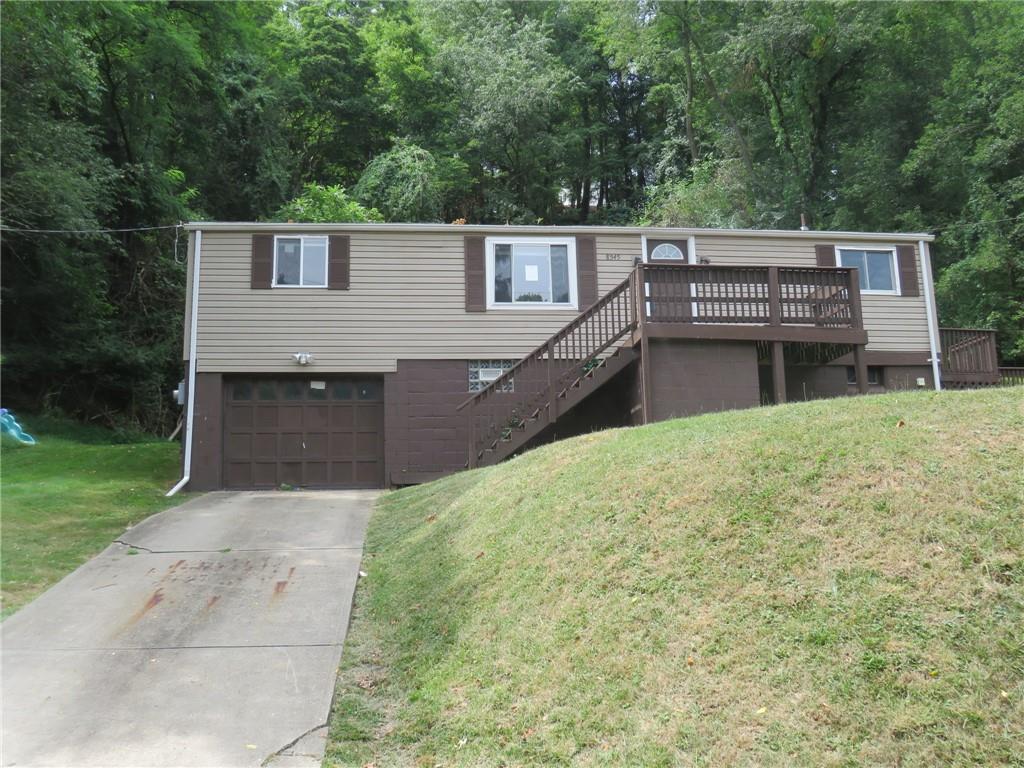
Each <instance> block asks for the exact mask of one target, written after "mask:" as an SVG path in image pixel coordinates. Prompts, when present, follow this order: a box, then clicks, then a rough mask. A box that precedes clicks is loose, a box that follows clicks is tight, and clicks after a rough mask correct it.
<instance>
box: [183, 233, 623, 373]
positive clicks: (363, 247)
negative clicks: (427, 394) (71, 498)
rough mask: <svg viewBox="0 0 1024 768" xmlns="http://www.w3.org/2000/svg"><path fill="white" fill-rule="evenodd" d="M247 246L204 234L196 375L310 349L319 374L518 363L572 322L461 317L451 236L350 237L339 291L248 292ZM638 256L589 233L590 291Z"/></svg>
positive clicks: (459, 266)
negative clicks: (429, 363) (482, 361)
mask: <svg viewBox="0 0 1024 768" xmlns="http://www.w3.org/2000/svg"><path fill="white" fill-rule="evenodd" d="M338 231H344V230H343V229H342V228H339V230H338ZM251 248H252V236H251V234H250V233H248V232H242V231H239V232H204V233H203V252H202V259H201V268H200V271H201V273H202V274H201V280H200V284H199V333H198V351H199V364H198V367H197V370H198V371H200V372H202V371H220V372H247V371H268V372H277V371H292V372H294V371H296V370H298V367H297V366H296V365H295V362H294V360H292V357H291V356H292V354H293V353H295V352H311V353H312V354H313V356H314V358H315V363H314V365H313V366H311V367H310V368H309V369H308V370H309V371H311V372H312V371H322V372H325V373H326V372H390V371H394V370H395V367H396V361H397V360H399V359H403V358H404V359H417V358H418V359H450V358H475V357H481V358H518V357H521V356H523V355H525V354H526V353H527V352H529V351H530V350H531V349H533V348H534V347H536V346H537V345H538V344H540V343H541V342H542V341H543V340H544V339H545V338H547V337H548V336H550V335H551V334H552V333H554V332H555V331H557V330H558V329H559V328H561V327H562V326H563V325H565V324H566V323H568V322H569V321H570V320H572V319H573V318H574V317H575V316H576V312H574V311H571V310H570V311H558V310H533V311H531V310H489V311H487V312H484V313H467V312H466V311H465V300H464V293H463V291H464V286H463V281H464V276H463V237H462V235H460V234H458V233H446V232H441V233H433V232H431V233H414V232H381V233H375V232H365V231H353V232H351V259H352V266H351V279H352V287H351V289H350V290H348V291H331V290H328V289H326V288H289V289H271V290H252V289H251V288H250V287H249V286H250V276H249V272H250V265H251V258H252V255H251ZM639 254H640V240H639V238H638V237H636V236H618V235H616V236H598V237H597V259H598V291H599V294H603V293H604V292H606V291H608V290H610V289H611V288H613V287H614V286H615V285H616V284H617V283H619V282H621V281H622V280H624V279H625V278H626V277H627V276H628V274H629V271H630V269H631V268H632V264H633V259H634V258H635V257H636V256H639ZM612 255H619V256H620V258H618V259H613V258H611V256H612ZM186 347H187V340H186ZM186 352H187V350H186Z"/></svg>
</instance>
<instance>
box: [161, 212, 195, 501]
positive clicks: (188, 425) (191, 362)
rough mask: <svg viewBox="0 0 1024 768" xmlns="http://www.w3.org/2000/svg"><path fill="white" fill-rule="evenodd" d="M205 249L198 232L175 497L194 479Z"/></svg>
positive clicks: (173, 491)
mask: <svg viewBox="0 0 1024 768" xmlns="http://www.w3.org/2000/svg"><path fill="white" fill-rule="evenodd" d="M202 248H203V231H202V230H201V229H197V230H196V250H195V257H194V258H193V259H192V302H191V304H190V306H191V309H192V316H191V318H189V319H190V321H191V322H190V323H189V325H190V326H191V327H190V328H189V332H188V402H187V404H186V406H185V408H186V411H185V466H184V472H183V473H182V477H181V480H179V481H178V483H177V485H175V486H174V487H173V488H171V490H169V491H168V492H167V493H166V494H165V495H167V496H173V495H174V494H176V493H177V492H178V491H180V490H181V489H182V488H184V487H185V486H186V485H187V484H188V481H189V479H190V478H191V477H192V421H193V417H194V416H195V412H196V360H197V359H198V355H197V354H196V336H197V335H198V331H199V254H200V253H201V252H202Z"/></svg>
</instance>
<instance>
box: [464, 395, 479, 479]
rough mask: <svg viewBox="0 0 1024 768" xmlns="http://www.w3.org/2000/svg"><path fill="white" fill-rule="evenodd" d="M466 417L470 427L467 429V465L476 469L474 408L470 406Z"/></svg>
mask: <svg viewBox="0 0 1024 768" xmlns="http://www.w3.org/2000/svg"><path fill="white" fill-rule="evenodd" d="M466 418H467V419H468V420H469V425H468V426H469V429H467V430H466V432H467V433H468V434H469V463H468V464H467V466H468V467H469V468H470V469H476V463H477V459H476V418H475V414H474V413H473V408H470V409H469V411H468V412H467V413H466Z"/></svg>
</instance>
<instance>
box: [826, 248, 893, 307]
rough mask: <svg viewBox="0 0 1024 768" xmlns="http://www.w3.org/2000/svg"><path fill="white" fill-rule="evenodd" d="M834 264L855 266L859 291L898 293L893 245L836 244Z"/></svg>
mask: <svg viewBox="0 0 1024 768" xmlns="http://www.w3.org/2000/svg"><path fill="white" fill-rule="evenodd" d="M836 266H838V267H856V268H857V273H858V276H859V277H860V292H861V293H882V294H889V295H893V296H899V295H900V270H899V267H898V266H897V262H896V248H894V247H893V248H890V247H885V246H882V247H880V246H877V245H865V246H859V245H857V246H843V247H842V248H840V247H838V246H837V247H836Z"/></svg>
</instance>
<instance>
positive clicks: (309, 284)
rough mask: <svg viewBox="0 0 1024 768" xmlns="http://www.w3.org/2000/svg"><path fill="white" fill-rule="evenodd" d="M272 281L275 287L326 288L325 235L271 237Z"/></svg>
mask: <svg viewBox="0 0 1024 768" xmlns="http://www.w3.org/2000/svg"><path fill="white" fill-rule="evenodd" d="M273 285H274V287H275V288H326V287H327V238H326V237H320V236H294V235H289V236H280V237H275V238H274V282H273Z"/></svg>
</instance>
